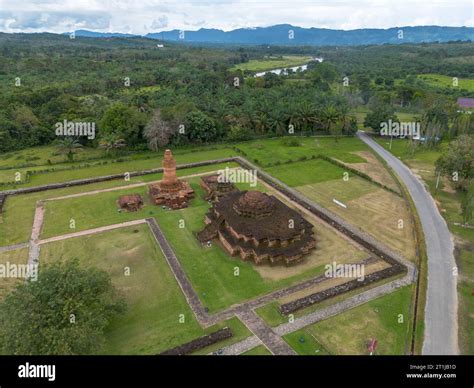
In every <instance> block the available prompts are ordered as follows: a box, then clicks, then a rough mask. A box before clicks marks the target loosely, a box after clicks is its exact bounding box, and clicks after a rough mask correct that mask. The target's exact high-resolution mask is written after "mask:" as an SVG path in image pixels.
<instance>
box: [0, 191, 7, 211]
mask: <svg viewBox="0 0 474 388" xmlns="http://www.w3.org/2000/svg"><path fill="white" fill-rule="evenodd" d="M6 199H7V196H6V194H0V214H2V209H3V204H4V203H5V200H6Z"/></svg>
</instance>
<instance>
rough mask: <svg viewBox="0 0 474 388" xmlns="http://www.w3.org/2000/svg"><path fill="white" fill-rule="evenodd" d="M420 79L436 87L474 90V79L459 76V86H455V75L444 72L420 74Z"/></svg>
mask: <svg viewBox="0 0 474 388" xmlns="http://www.w3.org/2000/svg"><path fill="white" fill-rule="evenodd" d="M418 78H419V79H422V80H423V81H425V82H426V83H427V84H428V85H429V86H433V87H435V88H449V89H465V90H467V91H469V92H474V79H468V78H458V86H453V77H450V76H447V75H442V74H420V75H418Z"/></svg>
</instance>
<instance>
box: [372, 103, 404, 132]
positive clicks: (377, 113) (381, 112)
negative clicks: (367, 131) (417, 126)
mask: <svg viewBox="0 0 474 388" xmlns="http://www.w3.org/2000/svg"><path fill="white" fill-rule="evenodd" d="M389 120H392V121H393V122H395V121H398V118H397V116H396V115H395V110H394V109H393V108H392V107H391V106H390V105H386V104H375V106H374V107H373V108H372V110H371V111H370V112H369V113H367V115H366V116H365V120H364V126H365V127H368V128H372V129H373V130H375V131H380V125H381V124H382V123H388V121H389Z"/></svg>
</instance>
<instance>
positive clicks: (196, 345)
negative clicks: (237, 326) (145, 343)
mask: <svg viewBox="0 0 474 388" xmlns="http://www.w3.org/2000/svg"><path fill="white" fill-rule="evenodd" d="M233 335H234V333H232V330H231V329H230V328H228V327H224V328H222V329H219V330H217V331H215V332H213V333H211V334H208V335H205V336H203V337H199V338H196V339H195V340H192V341H190V342H186V343H185V344H183V345H179V346H177V347H175V348H172V349H168V350H165V351H164V352H162V353H160V355H162V356H183V355H186V354H190V353H193V352H195V351H197V350H200V349H204V348H206V347H208V346H210V345H214V344H215V343H217V342H220V341H223V340H226V339H228V338H231V337H232V336H233Z"/></svg>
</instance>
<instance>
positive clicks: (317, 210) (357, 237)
mask: <svg viewBox="0 0 474 388" xmlns="http://www.w3.org/2000/svg"><path fill="white" fill-rule="evenodd" d="M227 162H236V163H238V164H239V165H240V166H241V167H243V168H245V169H249V170H254V171H257V174H258V177H259V178H260V179H262V180H263V181H265V182H266V183H267V184H269V185H270V186H272V187H273V188H275V189H276V190H278V191H280V192H281V193H283V194H284V195H286V196H287V197H288V198H290V199H291V200H292V201H294V202H296V203H297V204H299V205H300V206H302V207H304V208H305V209H307V210H309V211H310V212H312V213H313V214H315V215H316V216H318V217H319V218H321V219H322V220H323V221H325V222H326V223H328V224H329V225H331V226H332V227H334V228H335V229H337V230H338V231H339V232H341V233H343V234H344V235H346V236H347V237H349V238H350V239H352V240H354V241H356V242H357V243H358V244H360V245H361V246H363V247H364V248H366V249H367V250H368V251H370V252H372V253H373V254H375V255H376V256H378V257H379V258H381V259H382V260H384V261H386V262H387V263H388V264H390V265H391V266H392V267H393V269H392V271H393V274H399V273H403V272H405V273H406V272H407V270H408V268H407V266H412V264H411V263H409V262H408V261H406V260H405V259H404V258H402V257H401V256H400V255H398V254H396V253H395V252H392V251H390V250H389V249H388V248H387V247H385V246H383V245H381V244H380V243H379V242H378V241H376V240H375V239H374V238H372V237H371V236H369V235H368V234H367V233H364V232H362V231H361V230H360V229H358V228H357V227H355V226H353V225H350V224H348V223H347V222H345V221H344V220H343V219H342V218H340V217H339V216H337V215H336V214H334V213H332V212H331V211H329V210H327V209H324V208H323V207H321V206H319V205H318V204H316V203H315V202H313V201H311V200H309V199H307V198H306V197H304V196H303V195H302V194H300V193H298V192H297V191H296V190H294V189H292V188H291V187H289V186H288V185H286V184H285V183H283V182H281V181H280V180H278V179H276V178H274V177H273V176H271V175H269V174H267V173H266V172H264V171H262V170H261V169H260V168H258V167H257V166H255V165H253V164H252V163H250V162H249V161H247V160H246V159H244V158H242V157H240V156H235V157H228V158H221V159H213V160H207V161H201V162H194V163H186V164H181V165H178V166H177V167H176V169H177V170H182V169H187V168H193V167H200V166H208V165H212V164H219V163H227ZM162 171H163V168H156V169H151V170H142V171H135V172H130V177H135V176H142V175H148V174H155V173H159V172H162ZM123 177H124V174H114V175H108V176H102V177H96V178H88V179H81V180H75V181H69V182H64V183H54V184H49V185H44V186H36V187H29V188H23V189H16V190H10V191H3V192H0V196H3V198H4V200H3V202H4V201H5V199H6V197H7V196H8V195H20V194H28V193H35V192H41V191H46V190H54V189H59V188H67V187H72V186H80V185H86V184H90V183H97V182H105V181H109V180H114V179H122V178H123ZM390 269H391V268H390ZM379 272H382V273H386V272H383V271H379ZM414 272H415V275H416V269H415V271H414ZM377 273H378V272H377ZM387 276H392V275H386V276H385V277H387ZM370 278H371V277H370ZM370 278H369V279H370ZM381 279H382V278H381ZM357 283H359V284H356V286H358V287H360V286H361V285H360V283H363V282H357ZM354 288H357V287H354ZM303 299H305V298H303ZM313 299H314V298H313ZM313 299H311V298H310V299H308V300H313ZM313 303H316V302H313Z"/></svg>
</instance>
